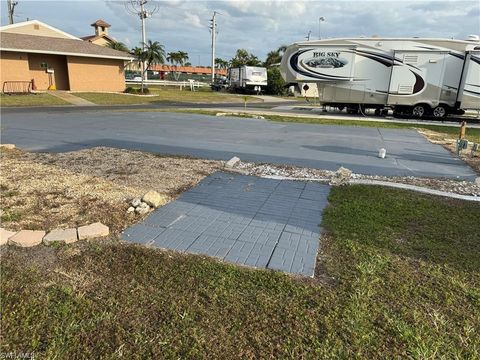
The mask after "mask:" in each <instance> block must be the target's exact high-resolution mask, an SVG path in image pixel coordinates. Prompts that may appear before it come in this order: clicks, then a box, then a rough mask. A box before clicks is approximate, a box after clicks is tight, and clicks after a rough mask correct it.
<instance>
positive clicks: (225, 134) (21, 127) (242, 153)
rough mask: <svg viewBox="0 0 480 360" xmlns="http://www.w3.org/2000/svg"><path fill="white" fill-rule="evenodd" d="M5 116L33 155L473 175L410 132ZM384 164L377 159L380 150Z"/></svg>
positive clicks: (78, 114)
mask: <svg viewBox="0 0 480 360" xmlns="http://www.w3.org/2000/svg"><path fill="white" fill-rule="evenodd" d="M4 110H6V109H2V119H1V120H2V134H1V141H2V143H14V144H16V145H17V146H18V147H20V148H23V149H26V150H31V151H49V152H64V151H72V150H78V149H83V148H88V147H94V146H111V147H119V148H127V149H137V150H144V151H150V152H156V153H168V154H177V155H192V156H196V157H201V158H209V159H221V160H227V159H229V158H231V157H232V156H235V155H236V156H239V157H240V158H241V159H243V160H247V161H255V162H269V163H279V164H291V165H298V166H308V167H313V168H320V169H328V170H336V169H337V168H338V167H340V166H344V167H347V168H349V169H351V170H353V171H354V172H357V173H362V174H371V175H387V176H396V175H398V176H409V175H413V176H429V177H448V178H461V179H468V180H473V179H474V178H475V173H474V172H473V171H472V170H471V169H470V168H469V167H468V166H467V165H465V163H463V162H462V161H461V160H459V159H456V158H454V157H453V156H452V155H451V154H450V153H449V152H448V151H447V150H445V149H443V148H442V147H441V146H439V145H433V144H430V143H429V142H428V141H426V140H425V139H424V138H423V137H422V136H420V135H419V134H417V133H416V132H415V131H413V130H397V129H377V128H362V127H349V126H331V125H309V124H293V123H290V124H289V123H275V122H269V121H264V120H255V119H239V118H227V117H222V118H219V117H212V116H205V115H196V114H176V113H165V112H123V111H98V110H99V109H95V111H94V110H89V109H83V111H78V110H77V109H75V110H74V111H69V110H68V109H65V108H64V109H63V110H61V109H55V110H54V111H45V110H44V109H42V110H40V109H37V110H35V112H32V111H31V110H28V111H21V110H20V111H18V110H17V111H15V110H13V109H8V110H6V111H4ZM382 147H383V148H385V149H387V157H386V158H385V159H379V158H378V157H377V153H378V150H379V149H380V148H382Z"/></svg>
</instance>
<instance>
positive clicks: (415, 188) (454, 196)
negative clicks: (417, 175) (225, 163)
mask: <svg viewBox="0 0 480 360" xmlns="http://www.w3.org/2000/svg"><path fill="white" fill-rule="evenodd" d="M228 170H230V171H233V172H238V173H241V174H243V175H252V174H249V173H248V172H247V171H242V170H237V169H228ZM252 176H258V177H262V178H266V179H274V180H294V181H315V182H321V183H326V184H329V183H330V179H327V178H316V179H311V178H310V179H309V178H296V177H288V176H279V175H260V176H259V175H252ZM344 184H348V185H377V186H386V187H391V188H395V189H403V190H410V191H416V192H419V193H423V194H428V195H436V196H442V197H448V198H451V199H459V200H466V201H476V202H480V196H472V195H461V194H455V193H451V192H447V191H441V190H434V189H429V188H426V187H422V186H417V185H408V184H401V183H395V182H389V181H380V180H369V179H350V180H348V181H347V182H345V183H344Z"/></svg>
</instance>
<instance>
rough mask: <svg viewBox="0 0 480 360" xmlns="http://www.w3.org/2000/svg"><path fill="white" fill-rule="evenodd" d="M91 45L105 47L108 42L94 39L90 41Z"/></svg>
mask: <svg viewBox="0 0 480 360" xmlns="http://www.w3.org/2000/svg"><path fill="white" fill-rule="evenodd" d="M91 43H92V44H95V45H100V46H107V45H108V44H110V41H108V40H107V39H105V38H103V37H101V38H98V39H95V40H93V41H91Z"/></svg>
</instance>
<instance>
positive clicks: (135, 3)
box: [124, 0, 158, 92]
mask: <svg viewBox="0 0 480 360" xmlns="http://www.w3.org/2000/svg"><path fill="white" fill-rule="evenodd" d="M148 2H149V0H129V1H126V2H125V3H124V4H125V9H126V10H127V12H129V13H130V14H132V15H136V16H139V17H140V21H141V23H142V52H145V43H146V42H147V35H146V30H145V19H147V18H149V17H152V15H153V14H155V13H156V12H157V11H158V4H157V3H155V2H154V1H150V5H148V6H147V3H148ZM141 67H142V92H143V87H144V81H145V80H147V70H148V69H146V64H145V61H141Z"/></svg>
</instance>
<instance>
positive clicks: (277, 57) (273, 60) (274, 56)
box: [263, 45, 287, 67]
mask: <svg viewBox="0 0 480 360" xmlns="http://www.w3.org/2000/svg"><path fill="white" fill-rule="evenodd" d="M285 50H287V46H286V45H282V46H280V47H279V48H278V49H277V50H272V51H270V52H269V53H268V54H267V59H266V60H265V62H264V63H263V66H265V67H269V66H272V65H274V64H278V63H279V62H281V61H282V57H283V54H284V53H285Z"/></svg>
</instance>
